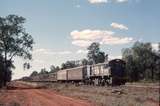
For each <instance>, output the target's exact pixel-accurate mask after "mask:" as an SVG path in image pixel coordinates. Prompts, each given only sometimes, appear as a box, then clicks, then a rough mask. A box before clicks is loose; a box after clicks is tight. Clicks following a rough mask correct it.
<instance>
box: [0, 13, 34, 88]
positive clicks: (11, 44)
mask: <svg viewBox="0 0 160 106" xmlns="http://www.w3.org/2000/svg"><path fill="white" fill-rule="evenodd" d="M25 21H26V19H25V18H23V17H21V16H17V15H8V16H6V17H0V88H1V87H3V86H6V83H7V82H9V81H11V76H12V69H13V68H15V67H14V59H15V57H20V58H23V59H24V60H26V62H25V63H24V68H25V69H28V68H30V65H29V63H28V60H31V59H32V54H31V51H32V49H33V44H34V41H33V38H32V36H31V35H30V34H28V33H27V32H26V31H25V28H24V26H23V25H24V23H25Z"/></svg>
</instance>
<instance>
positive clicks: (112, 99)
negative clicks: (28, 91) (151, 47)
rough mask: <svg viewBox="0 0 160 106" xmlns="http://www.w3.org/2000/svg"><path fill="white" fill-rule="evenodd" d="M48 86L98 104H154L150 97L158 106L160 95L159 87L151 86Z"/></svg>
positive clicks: (147, 105) (55, 84)
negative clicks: (152, 87) (153, 87)
mask: <svg viewBox="0 0 160 106" xmlns="http://www.w3.org/2000/svg"><path fill="white" fill-rule="evenodd" d="M137 84H138V83H137ZM137 84H136V85H137ZM152 85H153V84H152ZM47 86H48V87H49V88H51V89H53V90H55V91H57V92H59V93H60V94H62V95H65V96H69V97H74V98H78V99H82V100H87V101H89V102H92V103H95V104H96V105H97V106H152V105H151V104H152V101H148V98H151V99H152V100H154V101H155V102H156V103H155V104H157V106H158V102H159V96H160V95H159V90H158V89H151V88H136V87H125V86H118V87H99V86H87V85H81V86H75V85H73V84H59V83H53V84H47ZM153 106H154V105H153Z"/></svg>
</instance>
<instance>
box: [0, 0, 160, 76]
mask: <svg viewBox="0 0 160 106" xmlns="http://www.w3.org/2000/svg"><path fill="white" fill-rule="evenodd" d="M159 4H160V0H0V16H2V17H5V16H7V15H9V14H16V15H19V16H23V17H25V18H26V19H27V21H26V23H25V25H24V27H25V28H26V31H27V32H29V33H30V34H31V35H32V36H33V38H34V40H35V42H36V44H35V45H34V51H33V60H32V62H31V63H32V68H31V69H30V70H29V71H23V67H22V63H23V60H21V59H19V58H15V65H16V69H15V70H14V72H13V73H14V74H13V78H14V79H15V78H19V77H21V76H24V75H29V74H30V73H31V72H32V70H37V71H38V70H40V69H41V68H43V67H46V68H47V69H49V67H50V65H51V64H53V65H60V64H61V63H62V62H65V61H66V60H74V59H82V58H85V56H86V52H87V51H86V47H87V46H88V45H89V44H90V43H91V42H93V41H98V42H100V43H101V48H102V50H103V51H105V52H106V53H108V54H109V55H110V58H116V57H120V56H121V49H122V48H126V47H131V46H132V45H133V43H134V42H135V41H137V40H140V41H143V42H151V43H154V44H156V43H157V42H159V41H160V30H159V28H160V21H159V19H160V14H159V11H160V6H159Z"/></svg>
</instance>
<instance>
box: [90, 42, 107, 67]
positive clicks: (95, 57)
mask: <svg viewBox="0 0 160 106" xmlns="http://www.w3.org/2000/svg"><path fill="white" fill-rule="evenodd" d="M87 49H88V54H87V57H88V60H89V63H90V64H97V63H103V62H104V61H105V53H104V52H102V51H100V44H99V43H97V42H93V43H92V44H91V45H90V46H89V47H88V48H87Z"/></svg>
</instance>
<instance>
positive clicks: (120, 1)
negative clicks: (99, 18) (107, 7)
mask: <svg viewBox="0 0 160 106" xmlns="http://www.w3.org/2000/svg"><path fill="white" fill-rule="evenodd" d="M116 2H118V3H123V2H128V0H116Z"/></svg>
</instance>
